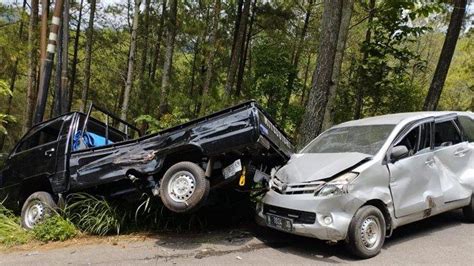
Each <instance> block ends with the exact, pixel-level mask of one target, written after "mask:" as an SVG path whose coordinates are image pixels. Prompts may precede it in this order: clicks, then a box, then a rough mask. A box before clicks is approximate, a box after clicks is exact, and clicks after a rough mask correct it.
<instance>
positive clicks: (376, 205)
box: [257, 112, 474, 258]
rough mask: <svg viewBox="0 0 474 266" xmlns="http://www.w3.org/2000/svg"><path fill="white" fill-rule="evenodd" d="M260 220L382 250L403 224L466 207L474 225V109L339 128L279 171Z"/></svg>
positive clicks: (356, 247) (360, 251)
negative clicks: (386, 240) (471, 110)
mask: <svg viewBox="0 0 474 266" xmlns="http://www.w3.org/2000/svg"><path fill="white" fill-rule="evenodd" d="M268 189H269V190H268V192H267V193H266V194H265V196H264V198H263V200H262V202H261V203H260V204H258V205H257V222H258V223H259V224H261V225H265V226H269V227H272V228H275V229H278V230H281V231H286V232H289V233H292V234H297V235H303V236H309V237H314V238H318V239H322V240H328V241H332V242H336V241H345V242H346V244H347V246H348V248H349V249H350V250H351V251H352V252H353V253H354V254H355V255H356V256H358V257H361V258H370V257H373V256H375V255H377V254H378V253H379V252H380V250H381V247H382V245H383V243H384V240H385V238H386V237H388V236H390V235H391V234H392V232H393V230H394V229H395V228H397V227H399V226H401V225H405V224H408V223H411V222H414V221H418V220H421V219H424V218H427V217H430V216H433V215H436V214H439V213H442V212H446V211H449V210H453V209H457V208H463V211H464V215H465V216H466V219H467V220H468V221H469V222H474V205H473V204H474V203H473V191H474V114H473V113H472V112H418V113H401V114H390V115H384V116H378V117H371V118H366V119H361V120H355V121H350V122H346V123H343V124H340V125H337V126H334V127H332V128H330V129H328V130H327V131H325V132H324V133H322V134H321V135H319V136H318V137H317V138H316V139H314V140H313V141H311V142H310V143H309V144H308V145H307V146H306V147H304V148H303V149H302V150H301V151H300V152H299V153H296V154H294V155H293V156H292V157H291V159H290V160H289V162H288V163H287V164H286V165H284V166H283V167H281V168H279V169H277V170H276V171H274V173H273V174H272V176H271V179H270V181H269V188H268Z"/></svg>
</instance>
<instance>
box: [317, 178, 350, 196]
mask: <svg viewBox="0 0 474 266" xmlns="http://www.w3.org/2000/svg"><path fill="white" fill-rule="evenodd" d="M358 175H359V174H358V173H354V172H349V173H345V174H342V175H340V176H338V177H336V178H335V179H333V180H331V181H330V182H328V183H326V184H325V185H324V186H323V187H322V188H321V189H320V190H319V191H318V192H316V194H315V196H318V197H333V196H339V195H342V194H345V193H347V191H348V189H347V187H348V185H349V183H350V182H351V181H352V180H354V179H355V178H356V177H357V176H358Z"/></svg>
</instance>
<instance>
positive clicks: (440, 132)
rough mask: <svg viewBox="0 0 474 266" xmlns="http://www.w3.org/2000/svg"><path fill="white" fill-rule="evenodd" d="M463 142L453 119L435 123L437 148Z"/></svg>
mask: <svg viewBox="0 0 474 266" xmlns="http://www.w3.org/2000/svg"><path fill="white" fill-rule="evenodd" d="M460 142H461V135H460V134H459V131H458V129H457V128H456V126H455V125H454V121H453V120H449V121H445V122H440V123H436V124H435V134H434V144H435V145H434V146H435V148H440V147H446V146H451V145H455V144H458V143H460Z"/></svg>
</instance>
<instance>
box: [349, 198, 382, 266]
mask: <svg viewBox="0 0 474 266" xmlns="http://www.w3.org/2000/svg"><path fill="white" fill-rule="evenodd" d="M385 230H386V226H385V219H384V217H383V214H382V212H381V211H380V210H379V209H378V208H376V207H374V206H370V205H369V206H363V207H362V208H360V209H359V210H358V211H357V212H356V214H355V215H354V218H352V221H351V224H350V226H349V232H348V237H347V247H348V248H349V250H350V251H351V252H352V253H353V254H354V255H356V256H357V257H359V258H363V259H367V258H371V257H374V256H376V255H377V254H379V252H380V250H381V249H382V246H383V243H384V241H385V232H386V231H385Z"/></svg>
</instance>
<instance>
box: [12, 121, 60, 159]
mask: <svg viewBox="0 0 474 266" xmlns="http://www.w3.org/2000/svg"><path fill="white" fill-rule="evenodd" d="M62 124H63V120H57V121H54V122H51V123H49V124H45V125H42V126H41V127H39V128H38V129H36V131H32V132H31V133H30V135H29V136H27V137H26V138H25V139H24V140H23V142H22V143H21V144H20V146H19V147H18V149H17V152H21V151H25V150H29V149H32V148H34V147H36V146H40V145H43V144H46V143H50V142H53V141H56V140H58V137H59V133H60V131H61V126H62Z"/></svg>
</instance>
